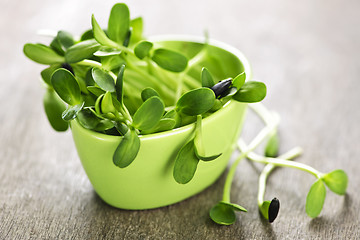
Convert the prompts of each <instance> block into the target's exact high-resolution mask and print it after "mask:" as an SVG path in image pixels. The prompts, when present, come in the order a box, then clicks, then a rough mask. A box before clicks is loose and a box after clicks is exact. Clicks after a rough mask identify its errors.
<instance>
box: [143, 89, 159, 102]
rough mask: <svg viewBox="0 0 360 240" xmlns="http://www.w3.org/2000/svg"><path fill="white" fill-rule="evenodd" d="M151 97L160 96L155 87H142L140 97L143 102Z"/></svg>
mask: <svg viewBox="0 0 360 240" xmlns="http://www.w3.org/2000/svg"><path fill="white" fill-rule="evenodd" d="M151 97H160V96H159V94H158V93H157V92H156V90H155V89H153V88H151V87H147V88H144V89H143V90H142V91H141V99H142V100H143V101H144V102H145V101H146V100H147V99H148V98H151Z"/></svg>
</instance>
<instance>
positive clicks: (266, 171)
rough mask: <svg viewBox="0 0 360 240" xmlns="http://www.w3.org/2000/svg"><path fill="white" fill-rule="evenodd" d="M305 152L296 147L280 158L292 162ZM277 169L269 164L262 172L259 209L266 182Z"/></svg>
mask: <svg viewBox="0 0 360 240" xmlns="http://www.w3.org/2000/svg"><path fill="white" fill-rule="evenodd" d="M302 152H303V150H302V148H300V147H295V148H293V149H291V150H290V151H288V152H286V153H284V154H282V155H280V156H279V158H282V159H286V160H287V161H290V160H292V159H294V158H296V157H298V156H299V155H301V153H302ZM249 155H250V154H249ZM275 168H276V166H275V165H273V164H267V165H266V166H265V167H264V169H263V170H262V172H261V174H260V177H259V190H258V205H259V207H260V206H261V205H262V203H263V202H264V196H265V188H266V180H267V177H268V176H269V175H270V173H271V172H272V171H273V170H274V169H275Z"/></svg>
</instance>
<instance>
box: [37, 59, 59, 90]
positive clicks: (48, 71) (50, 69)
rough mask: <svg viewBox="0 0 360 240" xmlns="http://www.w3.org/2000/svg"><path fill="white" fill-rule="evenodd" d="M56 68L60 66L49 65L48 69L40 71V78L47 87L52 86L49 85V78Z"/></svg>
mask: <svg viewBox="0 0 360 240" xmlns="http://www.w3.org/2000/svg"><path fill="white" fill-rule="evenodd" d="M58 68H60V65H59V64H54V65H51V66H50V67H48V68H45V69H44V70H42V71H41V78H42V80H44V82H45V83H46V84H47V85H49V86H52V85H51V76H52V74H53V73H54V72H55V70H56V69H58Z"/></svg>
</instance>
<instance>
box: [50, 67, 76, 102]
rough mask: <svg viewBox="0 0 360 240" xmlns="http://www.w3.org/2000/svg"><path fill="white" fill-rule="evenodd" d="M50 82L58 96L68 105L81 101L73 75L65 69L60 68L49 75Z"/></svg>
mask: <svg viewBox="0 0 360 240" xmlns="http://www.w3.org/2000/svg"><path fill="white" fill-rule="evenodd" d="M51 84H52V86H53V87H54V90H55V91H56V93H57V94H58V95H59V97H60V98H61V99H62V100H63V101H64V102H66V103H67V104H69V105H72V106H74V105H77V104H79V103H81V92H80V87H79V84H78V82H77V81H76V79H75V77H74V75H72V73H71V72H69V71H68V70H66V69H63V68H60V69H58V70H56V71H55V72H54V73H53V75H52V76H51Z"/></svg>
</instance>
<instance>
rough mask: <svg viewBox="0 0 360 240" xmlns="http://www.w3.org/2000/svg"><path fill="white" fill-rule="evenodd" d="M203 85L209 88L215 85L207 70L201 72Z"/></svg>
mask: <svg viewBox="0 0 360 240" xmlns="http://www.w3.org/2000/svg"><path fill="white" fill-rule="evenodd" d="M201 85H202V86H203V87H208V88H211V87H212V86H214V85H215V82H214V79H213V77H212V75H211V73H210V72H209V70H207V68H203V69H202V71H201Z"/></svg>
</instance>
